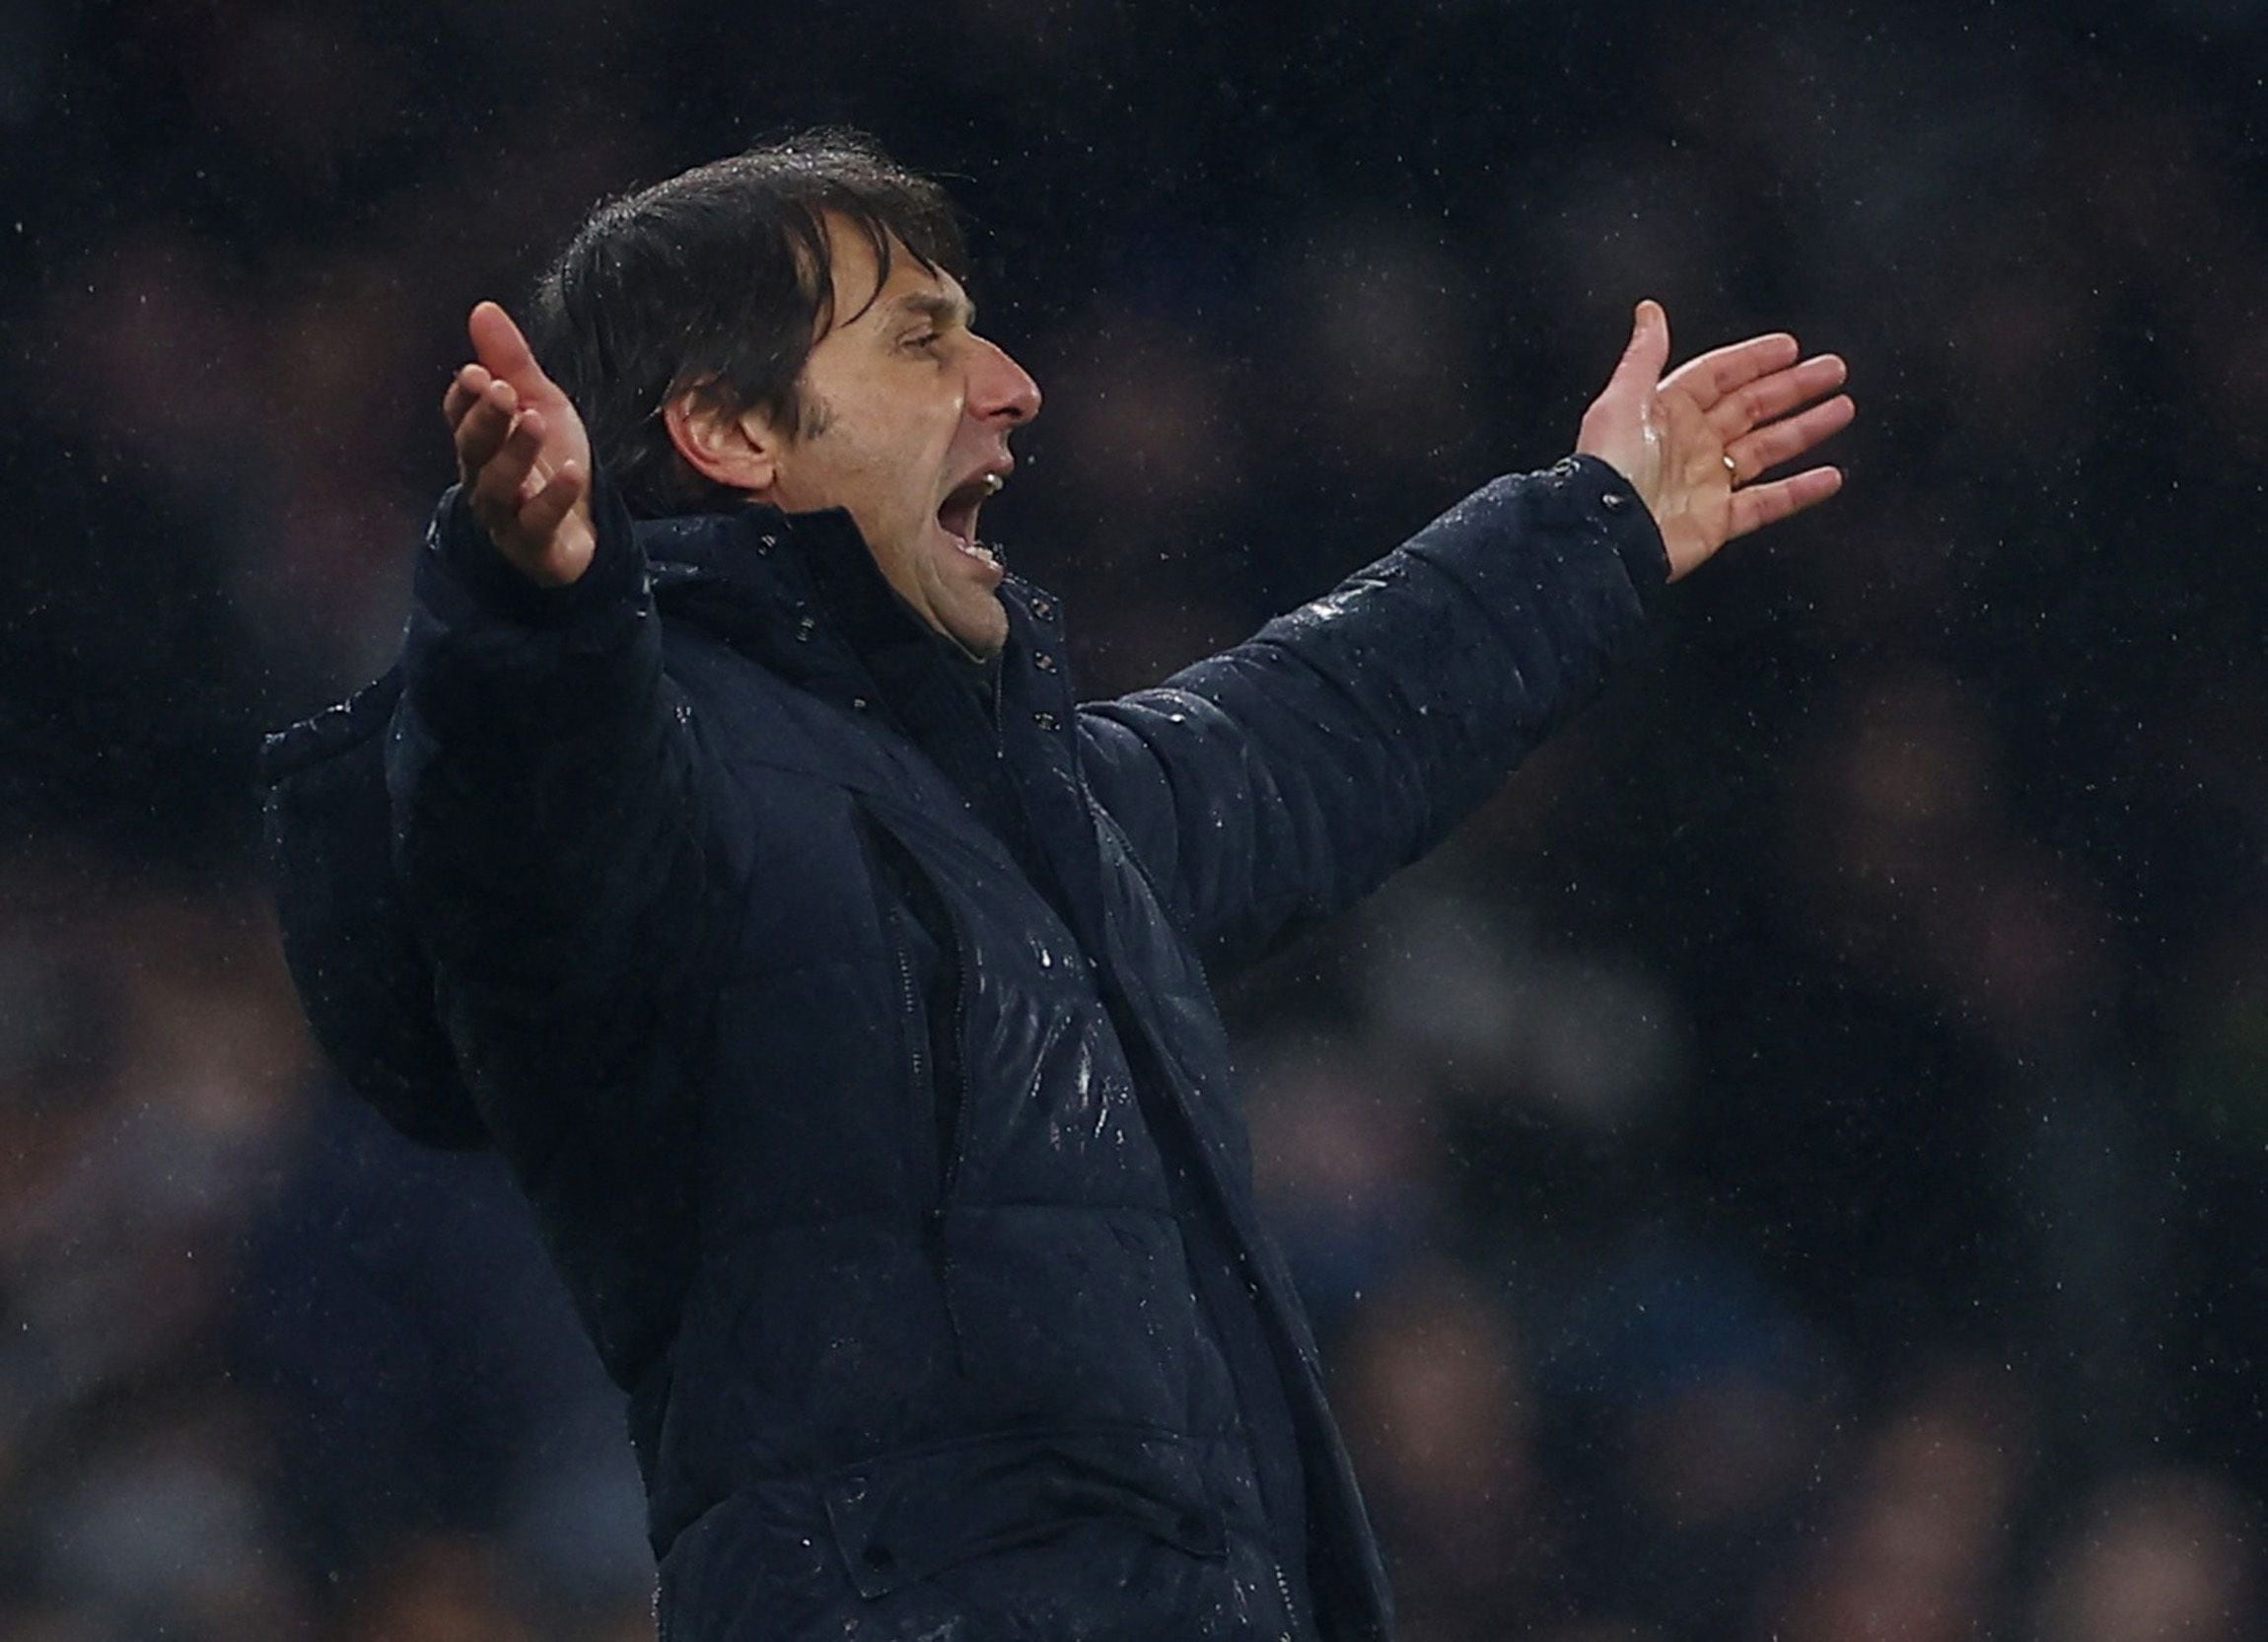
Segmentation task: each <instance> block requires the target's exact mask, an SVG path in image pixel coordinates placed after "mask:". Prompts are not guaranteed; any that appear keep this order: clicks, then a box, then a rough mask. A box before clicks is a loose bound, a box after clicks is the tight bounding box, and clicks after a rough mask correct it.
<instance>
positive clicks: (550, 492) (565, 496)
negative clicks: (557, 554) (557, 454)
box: [520, 462, 585, 541]
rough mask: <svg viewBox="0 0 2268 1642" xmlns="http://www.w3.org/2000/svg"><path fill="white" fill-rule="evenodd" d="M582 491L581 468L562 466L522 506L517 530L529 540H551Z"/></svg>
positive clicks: (568, 465) (583, 487) (566, 464)
mask: <svg viewBox="0 0 2268 1642" xmlns="http://www.w3.org/2000/svg"><path fill="white" fill-rule="evenodd" d="M584 489H585V485H584V480H583V469H582V467H581V466H580V465H579V464H576V463H573V462H562V463H561V464H559V470H558V471H557V472H556V473H553V474H552V475H551V478H550V482H549V483H547V484H545V485H544V486H543V488H542V489H540V490H538V491H536V492H535V494H534V495H532V496H531V497H529V498H528V500H527V501H526V502H524V503H522V504H521V507H520V528H521V529H522V530H523V531H526V532H527V533H528V535H529V536H530V537H531V538H532V540H536V541H548V540H550V539H551V536H552V535H553V533H554V532H556V531H557V530H558V529H559V525H560V521H562V520H564V519H565V518H566V517H567V515H568V514H569V513H571V512H573V511H574V508H575V504H576V503H577V502H580V501H581V500H582V499H583V491H584Z"/></svg>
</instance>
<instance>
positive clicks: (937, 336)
mask: <svg viewBox="0 0 2268 1642" xmlns="http://www.w3.org/2000/svg"><path fill="white" fill-rule="evenodd" d="M944 340H945V332H944V331H942V330H924V331H917V332H916V333H915V334H913V335H911V336H908V337H907V338H906V339H905V345H906V346H907V347H909V348H934V347H936V346H937V345H938V343H940V342H942V341H944Z"/></svg>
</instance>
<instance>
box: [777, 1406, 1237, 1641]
mask: <svg viewBox="0 0 2268 1642" xmlns="http://www.w3.org/2000/svg"><path fill="white" fill-rule="evenodd" d="M821 1493H822V1495H823V1497H824V1499H825V1502H826V1511H827V1518H828V1522H829V1524H830V1525H831V1527H832V1528H833V1531H834V1536H835V1542H836V1545H837V1547H838V1548H839V1549H840V1550H841V1552H842V1557H843V1562H844V1565H845V1566H846V1567H847V1568H848V1570H849V1573H850V1578H851V1582H852V1584H853V1585H855V1586H856V1587H857V1589H858V1592H859V1594H860V1595H861V1596H863V1597H867V1598H869V1599H872V1598H875V1597H881V1596H886V1595H887V1594H888V1593H890V1592H892V1591H895V1590H897V1589H899V1588H900V1587H901V1586H905V1585H909V1584H912V1583H914V1582H915V1581H918V1580H924V1579H927V1578H929V1577H930V1576H932V1575H934V1574H938V1573H942V1572H944V1571H945V1570H946V1569H949V1568H952V1567H955V1566H957V1565H958V1564H960V1563H963V1562H968V1561H971V1560H973V1559H974V1558H977V1557H980V1556H985V1555H988V1554H991V1553H993V1552H996V1551H1004V1550H1009V1549H1012V1548H1014V1547H1016V1546H1020V1545H1028V1544H1034V1543H1037V1542H1038V1541H1041V1540H1044V1539H1048V1538H1050V1537H1053V1536H1054V1535H1059V1534H1061V1533H1063V1532H1064V1531H1065V1530H1066V1529H1069V1528H1072V1527H1075V1526H1077V1525H1079V1524H1082V1523H1090V1522H1102V1523H1116V1524H1121V1525H1123V1526H1126V1527H1129V1528H1132V1529H1135V1530H1136V1531H1138V1532H1140V1533H1142V1534H1144V1535H1148V1536H1150V1537H1151V1538H1154V1539H1157V1540H1160V1541H1162V1542H1164V1543H1166V1544H1169V1545H1172V1546H1175V1547H1177V1548H1178V1549H1180V1550H1183V1551H1186V1552H1188V1553H1189V1554H1191V1555H1193V1556H1199V1557H1205V1558H1209V1559H1219V1558H1223V1557H1226V1556H1227V1555H1228V1534H1227V1529H1226V1525H1225V1523H1224V1520H1223V1518H1222V1515H1221V1512H1220V1510H1219V1508H1218V1507H1216V1506H1215V1505H1214V1504H1213V1503H1212V1502H1211V1500H1210V1499H1209V1498H1208V1497H1207V1495H1206V1492H1205V1486H1204V1480H1203V1471H1202V1469H1201V1467H1200V1466H1199V1464H1198V1459H1197V1455H1196V1453H1195V1452H1194V1450H1193V1448H1192V1446H1191V1445H1190V1444H1189V1443H1188V1441H1187V1440H1186V1439H1183V1438H1180V1437H1176V1436H1174V1435H1172V1434H1170V1433H1168V1432H1160V1431H1151V1430H1133V1429H1121V1430H1111V1429H1102V1430H1095V1429H1074V1430H1062V1431H1039V1432H1015V1433H1008V1434H1003V1435H999V1436H990V1437H980V1438H974V1439H971V1440H969V1441H966V1442H960V1443H954V1444H951V1445H948V1446H944V1447H939V1448H933V1449H926V1450H922V1451H920V1452H918V1453H913V1454H899V1455H891V1456H887V1457H885V1458H882V1459H877V1460H873V1461H869V1462H867V1463H866V1464H861V1465H857V1466H853V1467H851V1468H849V1469H846V1470H843V1471H840V1472H837V1473H836V1474H835V1475H834V1476H832V1477H830V1478H828V1479H827V1480H826V1481H825V1482H823V1483H822V1485H821Z"/></svg>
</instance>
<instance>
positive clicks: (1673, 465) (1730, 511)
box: [1575, 301, 1857, 581]
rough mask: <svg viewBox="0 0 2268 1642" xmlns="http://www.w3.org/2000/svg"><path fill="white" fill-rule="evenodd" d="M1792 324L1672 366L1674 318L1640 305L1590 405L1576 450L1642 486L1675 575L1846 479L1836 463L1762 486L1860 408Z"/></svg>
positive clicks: (1826, 359) (1834, 369) (1826, 358)
mask: <svg viewBox="0 0 2268 1642" xmlns="http://www.w3.org/2000/svg"><path fill="white" fill-rule="evenodd" d="M1801 353H1802V350H1801V349H1800V348H1799V347H1798V346H1797V345H1796V339H1795V338H1794V337H1793V336H1790V335H1787V334H1786V333H1785V332H1782V333H1778V334H1775V335H1771V336H1757V337H1753V338H1751V339H1750V340H1748V341H1745V342H1736V343H1734V344H1733V345H1732V346H1730V347H1724V348H1718V349H1717V350H1715V351H1714V352H1712V353H1705V354H1703V355H1701V356H1700V357H1699V358H1698V359H1694V360H1691V361H1689V362H1688V363H1686V364H1684V365H1681V366H1679V367H1678V368H1677V369H1676V370H1674V371H1671V372H1670V373H1669V374H1668V375H1667V376H1664V375H1663V374H1662V372H1663V368H1664V367H1665V366H1666V365H1667V364H1668V363H1669V317H1668V316H1667V315H1666V314H1665V313H1663V311H1662V305H1661V304H1660V303H1657V302H1651V301H1649V302H1642V303H1640V304H1639V305H1638V314H1637V319H1636V321H1635V323H1634V324H1633V326H1632V329H1631V333H1630V346H1629V347H1628V348H1627V349H1626V350H1625V351H1624V352H1623V355H1622V362H1621V363H1620V364H1619V365H1617V366H1616V367H1615V368H1614V375H1613V377H1612V378H1610V379H1609V380H1608V382H1607V384H1606V387H1605V389H1604V390H1603V391H1601V393H1599V395H1598V397H1597V398H1596V399H1595V400H1593V401H1592V404H1591V408H1590V409H1589V410H1588V411H1586V412H1585V413H1584V417H1583V430H1582V432H1581V434H1580V435H1579V436H1578V438H1577V440H1576V443H1575V448H1576V450H1577V451H1578V452H1580V453H1582V454H1584V455H1587V456H1595V457H1597V458H1598V459H1599V460H1601V461H1602V462H1606V463H1609V464H1612V465H1613V466H1614V467H1615V468H1616V469H1618V470H1619V471H1620V472H1621V473H1622V475H1623V477H1625V478H1627V479H1628V480H1629V481H1630V482H1631V484H1632V485H1633V486H1634V487H1635V488H1636V489H1637V491H1638V494H1639V497H1640V499H1641V500H1642V501H1644V502H1645V503H1646V505H1647V507H1648V508H1649V509H1651V510H1652V512H1653V514H1654V522H1655V524H1656V525H1658V526H1659V527H1660V528H1661V531H1662V542H1663V545H1664V546H1665V547H1666V548H1667V549H1668V551H1669V579H1670V580H1671V581H1675V580H1677V578H1678V577H1680V576H1683V575H1685V574H1687V573H1688V572H1689V571H1691V570H1693V569H1694V568H1695V567H1696V566H1698V565H1701V564H1704V563H1706V562H1707V561H1708V559H1709V558H1710V556H1711V555H1712V554H1714V553H1715V552H1716V551H1717V549H1718V548H1720V547H1722V546H1724V545H1725V543H1726V542H1728V541H1730V540H1732V539H1733V538H1734V537H1735V536H1738V535H1747V534H1748V533H1749V532H1750V531H1753V530H1756V529H1758V528H1760V527H1762V526H1765V525H1771V524H1776V523H1777V522H1779V521H1780V520H1782V519H1785V518H1787V517H1788V516H1789V515H1791V514H1795V513H1801V512H1802V511H1803V510H1804V509H1806V508H1807V507H1811V506H1813V505H1814V504H1816V503H1819V502H1823V501H1825V500H1826V499H1827V498H1828V497H1830V496H1832V495H1833V494H1834V493H1835V492H1836V491H1838V490H1840V489H1841V488H1842V487H1843V475H1842V472H1841V470H1840V469H1838V468H1835V467H1807V468H1805V469H1804V470H1803V471H1801V472H1797V473H1792V474H1790V475H1789V476H1788V477H1786V478H1782V479H1774V480H1772V481H1771V482H1769V483H1757V482H1755V481H1756V480H1758V479H1759V478H1760V477H1761V476H1762V475H1763V474H1764V473H1766V472H1768V471H1769V470H1771V469H1772V468H1775V467H1778V466H1780V465H1781V464H1784V463H1788V462H1793V461H1794V460H1795V459H1796V458H1798V457H1800V456H1802V455H1804V454H1805V453H1806V452H1807V451H1809V450H1811V449H1812V448H1813V447H1814V446H1816V445H1818V444H1819V442H1820V441H1821V440H1824V439H1826V438H1828V437H1829V436H1830V435H1833V434H1835V433H1839V432H1841V431H1842V430H1843V429H1844V428H1846V427H1848V426H1849V425H1850V422H1851V418H1852V417H1853V416H1854V415H1856V414H1857V409H1856V407H1855V406H1854V405H1853V404H1852V403H1851V397H1850V395H1849V394H1848V393H1836V394H1835V395H1834V397H1832V398H1830V399H1825V400H1821V399H1820V398H1819V395H1820V394H1822V393H1829V392H1830V391H1832V390H1834V389H1838V388H1840V387H1842V385H1843V379H1844V377H1845V376H1846V375H1847V374H1848V373H1847V371H1846V369H1845V367H1844V364H1843V361H1842V360H1841V359H1839V358H1837V357H1836V356H1835V355H1834V354H1831V353H1828V354H1819V355H1817V356H1815V357H1813V358H1810V359H1802V358H1801V357H1800V356H1801Z"/></svg>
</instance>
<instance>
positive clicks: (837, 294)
mask: <svg viewBox="0 0 2268 1642" xmlns="http://www.w3.org/2000/svg"><path fill="white" fill-rule="evenodd" d="M826 226H827V260H828V263H829V265H830V271H831V274H832V284H833V287H834V311H835V320H834V323H833V324H832V325H830V326H829V327H828V328H829V329H833V330H841V329H846V328H849V327H851V326H855V325H863V324H870V323H875V322H887V321H889V320H891V319H896V318H903V317H906V316H908V315H912V314H920V315H926V316H928V317H931V318H953V319H957V320H958V321H960V322H961V323H963V324H965V323H967V322H968V321H970V320H971V319H973V318H974V309H973V308H972V306H971V305H970V303H969V300H968V293H967V292H966V291H964V290H962V289H961V285H960V281H958V280H957V279H955V278H954V277H953V275H951V274H949V273H947V272H946V271H945V270H944V269H943V268H925V267H923V266H922V265H921V260H920V258H918V257H916V256H915V255H914V254H913V252H912V251H910V250H907V249H906V247H905V243H904V242H903V241H901V240H899V239H898V238H897V237H896V236H895V235H891V236H890V237H889V278H888V280H886V281H878V280H877V278H876V275H877V274H878V273H879V271H880V263H879V262H878V261H877V259H876V256H875V251H874V243H873V242H872V241H871V240H869V239H868V238H867V234H866V231H865V230H864V229H863V228H861V227H860V226H859V225H858V224H856V223H853V222H850V221H847V220H846V219H844V218H842V217H839V216H832V215H830V216H829V217H828V218H827V219H826Z"/></svg>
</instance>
